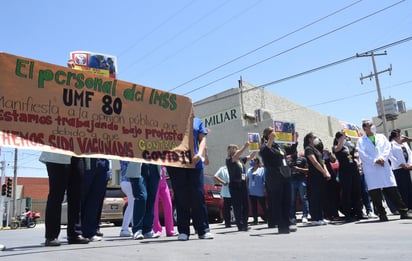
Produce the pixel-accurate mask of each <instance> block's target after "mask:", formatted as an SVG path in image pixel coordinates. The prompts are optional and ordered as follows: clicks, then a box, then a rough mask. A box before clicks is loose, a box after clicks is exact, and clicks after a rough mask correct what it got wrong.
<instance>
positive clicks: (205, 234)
mask: <svg viewBox="0 0 412 261" xmlns="http://www.w3.org/2000/svg"><path fill="white" fill-rule="evenodd" d="M213 238H214V237H213V234H212V233H210V232H206V233H204V234H203V235H199V239H213Z"/></svg>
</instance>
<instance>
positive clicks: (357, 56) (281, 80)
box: [258, 36, 412, 88]
mask: <svg viewBox="0 0 412 261" xmlns="http://www.w3.org/2000/svg"><path fill="white" fill-rule="evenodd" d="M410 40H412V36H410V37H407V38H404V39H402V40H399V41H396V42H393V43H390V44H387V45H384V46H381V47H378V48H375V49H373V50H370V51H366V52H363V53H360V54H356V55H354V56H351V57H348V58H345V59H342V60H339V61H336V62H332V63H329V64H326V65H322V66H319V67H316V68H313V69H310V70H307V71H304V72H301V73H297V74H294V75H291V76H288V77H285V78H282V79H279V80H276V81H273V82H269V83H266V84H263V85H260V86H258V87H259V88H265V87H267V86H270V85H274V84H278V83H280V82H284V81H287V80H291V79H293V78H297V77H300V76H303V75H306V74H309V73H313V72H316V71H319V70H323V69H326V68H328V67H332V66H335V65H338V64H341V63H344V62H348V61H350V60H353V59H356V58H359V55H365V54H368V53H371V52H377V51H381V50H384V49H388V48H390V47H393V46H396V45H399V44H402V43H405V42H408V41H410Z"/></svg>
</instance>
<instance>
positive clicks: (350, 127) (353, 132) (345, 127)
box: [340, 121, 362, 138]
mask: <svg viewBox="0 0 412 261" xmlns="http://www.w3.org/2000/svg"><path fill="white" fill-rule="evenodd" d="M340 125H341V126H342V131H343V132H345V134H346V136H348V137H352V138H359V137H360V136H362V134H361V131H360V128H359V127H358V126H356V125H355V124H352V123H348V122H344V121H340Z"/></svg>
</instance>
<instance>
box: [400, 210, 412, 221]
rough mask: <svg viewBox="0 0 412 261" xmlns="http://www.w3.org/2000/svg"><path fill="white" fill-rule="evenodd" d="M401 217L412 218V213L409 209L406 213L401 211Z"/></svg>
mask: <svg viewBox="0 0 412 261" xmlns="http://www.w3.org/2000/svg"><path fill="white" fill-rule="evenodd" d="M401 219H412V213H411V212H409V211H408V212H405V213H401Z"/></svg>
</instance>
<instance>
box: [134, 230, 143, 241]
mask: <svg viewBox="0 0 412 261" xmlns="http://www.w3.org/2000/svg"><path fill="white" fill-rule="evenodd" d="M143 238H144V236H143V234H142V231H141V230H137V232H136V233H134V234H133V239H134V240H142V239H143Z"/></svg>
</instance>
